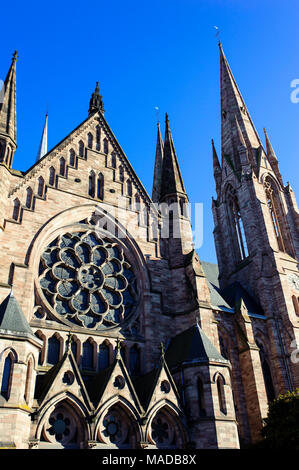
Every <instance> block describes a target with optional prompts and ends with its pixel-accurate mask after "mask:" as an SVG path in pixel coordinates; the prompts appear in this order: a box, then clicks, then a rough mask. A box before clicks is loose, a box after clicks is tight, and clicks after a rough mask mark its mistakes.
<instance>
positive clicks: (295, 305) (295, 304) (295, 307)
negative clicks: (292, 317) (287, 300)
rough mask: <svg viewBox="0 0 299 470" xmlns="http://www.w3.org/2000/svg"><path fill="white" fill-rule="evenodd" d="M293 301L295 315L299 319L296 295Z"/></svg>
mask: <svg viewBox="0 0 299 470" xmlns="http://www.w3.org/2000/svg"><path fill="white" fill-rule="evenodd" d="M292 301H293V306H294V310H295V313H296V315H298V317H299V303H298V299H297V298H296V296H295V295H293V296H292Z"/></svg>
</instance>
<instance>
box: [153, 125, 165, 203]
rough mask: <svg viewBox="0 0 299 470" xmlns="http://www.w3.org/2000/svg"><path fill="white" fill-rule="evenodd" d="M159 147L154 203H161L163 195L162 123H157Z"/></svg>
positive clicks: (156, 159)
mask: <svg viewBox="0 0 299 470" xmlns="http://www.w3.org/2000/svg"><path fill="white" fill-rule="evenodd" d="M157 128H158V129H157V145H156V157H155V169H154V181H153V192H152V200H153V202H159V199H160V194H161V177H162V165H163V150H164V149H163V139H162V135H161V129H160V123H159V122H158V123H157Z"/></svg>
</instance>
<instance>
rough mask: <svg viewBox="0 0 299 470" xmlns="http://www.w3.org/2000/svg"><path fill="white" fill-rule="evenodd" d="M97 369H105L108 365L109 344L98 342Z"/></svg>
mask: <svg viewBox="0 0 299 470" xmlns="http://www.w3.org/2000/svg"><path fill="white" fill-rule="evenodd" d="M98 358H99V360H98V362H99V369H100V370H102V369H106V368H107V367H108V366H109V362H110V361H109V346H108V345H107V344H106V343H102V344H100V348H99V356H98Z"/></svg>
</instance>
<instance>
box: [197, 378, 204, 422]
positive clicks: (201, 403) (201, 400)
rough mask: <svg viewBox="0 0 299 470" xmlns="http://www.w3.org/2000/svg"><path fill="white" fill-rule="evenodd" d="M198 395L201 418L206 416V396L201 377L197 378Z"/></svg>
mask: <svg viewBox="0 0 299 470" xmlns="http://www.w3.org/2000/svg"><path fill="white" fill-rule="evenodd" d="M197 393H198V409H199V416H205V415H206V405H205V395H204V388H203V383H202V380H201V378H200V377H198V378H197Z"/></svg>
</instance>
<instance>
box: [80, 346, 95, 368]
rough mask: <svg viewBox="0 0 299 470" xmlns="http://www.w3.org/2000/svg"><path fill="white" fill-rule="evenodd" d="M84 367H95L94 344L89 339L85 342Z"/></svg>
mask: <svg viewBox="0 0 299 470" xmlns="http://www.w3.org/2000/svg"><path fill="white" fill-rule="evenodd" d="M82 353H83V354H82V369H93V345H92V344H91V342H90V341H89V340H87V341H85V343H83V351H82Z"/></svg>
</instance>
